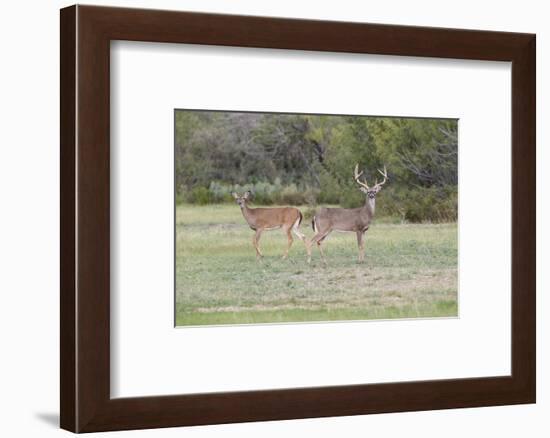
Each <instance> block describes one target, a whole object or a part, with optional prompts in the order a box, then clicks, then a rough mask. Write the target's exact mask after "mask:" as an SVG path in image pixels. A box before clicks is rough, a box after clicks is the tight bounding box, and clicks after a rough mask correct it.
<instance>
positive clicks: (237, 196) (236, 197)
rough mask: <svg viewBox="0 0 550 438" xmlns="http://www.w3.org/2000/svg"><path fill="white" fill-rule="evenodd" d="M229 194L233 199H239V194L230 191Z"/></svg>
mask: <svg viewBox="0 0 550 438" xmlns="http://www.w3.org/2000/svg"><path fill="white" fill-rule="evenodd" d="M231 196H233V197H234V198H235V199H239V195H237V194H236V193H235V192H231Z"/></svg>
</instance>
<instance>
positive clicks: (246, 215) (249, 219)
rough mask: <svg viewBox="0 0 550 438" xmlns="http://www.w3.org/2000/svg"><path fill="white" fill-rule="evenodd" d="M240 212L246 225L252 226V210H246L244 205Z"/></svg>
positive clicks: (246, 206)
mask: <svg viewBox="0 0 550 438" xmlns="http://www.w3.org/2000/svg"><path fill="white" fill-rule="evenodd" d="M241 212H242V214H243V217H244V220H245V221H246V222H247V223H248V225H250V226H253V225H254V222H255V221H254V215H253V214H252V209H251V208H248V205H245V206H244V207H241Z"/></svg>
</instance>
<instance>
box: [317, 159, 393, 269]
mask: <svg viewBox="0 0 550 438" xmlns="http://www.w3.org/2000/svg"><path fill="white" fill-rule="evenodd" d="M378 172H380V174H381V175H382V176H383V177H384V180H383V181H382V182H380V183H379V182H378V180H376V182H375V183H374V185H373V186H371V187H369V185H368V184H367V180H365V181H361V180H360V179H359V178H360V176H361V175H362V174H363V172H360V173H359V165H358V164H356V165H355V170H354V178H355V181H356V182H357V184H359V190H361V191H362V192H363V193H364V194H365V195H366V199H365V205H364V206H363V207H360V208H321V209H320V210H319V211H318V212H317V214H316V215H315V216H314V217H313V221H312V223H311V225H312V227H313V231H315V235H314V236H313V237H312V238H311V241H310V242H309V245H307V253H308V259H307V261H308V263H310V262H311V246H312V245H313V243H316V244H317V247H318V248H319V251H320V252H321V257H322V258H323V262H324V263H325V264H326V259H325V254H324V253H323V248H322V247H321V243H322V242H323V240H324V239H325V238H326V237H327V236H328V235H329V234H330V233H331V232H332V231H349V232H355V233H356V234H357V246H358V247H359V261H360V262H362V261H363V260H364V258H365V253H364V245H363V235H364V234H365V232H366V231H367V230H368V229H369V226H370V223H371V221H372V219H373V217H374V209H375V202H376V194H377V193H378V192H379V191H380V189H381V188H382V186H383V185H384V184H385V183H386V181H387V179H388V173H387V171H386V166H384V171H383V172H382V171H381V170H380V169H378Z"/></svg>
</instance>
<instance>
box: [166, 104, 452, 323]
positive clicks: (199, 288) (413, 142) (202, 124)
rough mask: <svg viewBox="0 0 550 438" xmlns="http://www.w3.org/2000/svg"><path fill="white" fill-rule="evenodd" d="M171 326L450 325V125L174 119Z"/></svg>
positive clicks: (277, 117)
mask: <svg viewBox="0 0 550 438" xmlns="http://www.w3.org/2000/svg"><path fill="white" fill-rule="evenodd" d="M174 124H175V126H174V136H175V145H174V147H175V151H174V157H175V166H174V171H175V176H174V180H175V199H174V202H175V233H174V234H175V240H176V241H175V276H176V278H175V325H176V326H205V325H222V324H233V325H239V324H260V323H261V324H265V323H298V322H324V321H327V322H328V321H364V320H381V319H397V318H436V317H457V316H458V189H459V188H458V120H457V119H442V118H418V117H415V118H407V117H394V116H363V115H328V114H297V113H296V114H291V113H260V112H235V111H207V110H191V109H189V110H188V109H176V110H175V112H174Z"/></svg>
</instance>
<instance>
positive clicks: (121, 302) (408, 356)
mask: <svg viewBox="0 0 550 438" xmlns="http://www.w3.org/2000/svg"><path fill="white" fill-rule="evenodd" d="M535 359H536V357H535V36H534V35H531V34H517V33H504V32H486V31H471V30H456V29H436V28H422V27H407V26H392V25H378V24H377V25H374V24H360V23H343V22H326V21H308V20H295V19H280V18H266V17H244V16H229V15H216V14H201V13H187V12H174V11H155V10H140V9H124V8H105V7H94V6H72V7H69V8H65V9H62V10H61V427H63V428H65V429H68V430H71V431H74V432H93V431H105V430H119V429H137V428H151V427H169V426H185V425H199V424H214V423H226V422H244V421H261V420H277V419H293V418H307V417H324V416H337V415H358V414H368V413H382V412H400V411H412V410H426V409H445V408H459V407H475V406H490V405H504V404H518V403H534V402H535V382H536V369H535Z"/></svg>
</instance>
